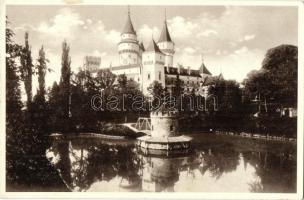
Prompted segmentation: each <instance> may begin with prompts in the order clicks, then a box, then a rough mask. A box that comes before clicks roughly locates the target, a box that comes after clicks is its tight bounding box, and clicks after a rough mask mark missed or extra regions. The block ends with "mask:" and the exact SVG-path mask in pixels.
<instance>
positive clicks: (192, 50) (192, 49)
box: [184, 47, 196, 54]
mask: <svg viewBox="0 0 304 200" xmlns="http://www.w3.org/2000/svg"><path fill="white" fill-rule="evenodd" d="M184 51H185V52H186V53H188V54H194V53H195V52H196V50H195V49H194V48H192V47H186V48H185V49H184Z"/></svg>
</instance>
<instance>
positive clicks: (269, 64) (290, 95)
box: [262, 45, 298, 107]
mask: <svg viewBox="0 0 304 200" xmlns="http://www.w3.org/2000/svg"><path fill="white" fill-rule="evenodd" d="M262 69H264V70H265V74H266V77H267V79H268V80H269V82H270V84H271V85H272V88H271V90H272V93H271V97H272V98H274V99H275V101H276V102H279V103H281V104H282V105H283V106H288V107H289V106H291V107H295V106H296V104H297V88H298V87H297V86H298V82H297V76H298V48H297V47H296V46H293V45H280V46H277V47H274V48H272V49H269V50H268V51H267V53H266V55H265V58H264V60H263V63H262Z"/></svg>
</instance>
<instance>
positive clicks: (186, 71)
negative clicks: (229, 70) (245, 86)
mask: <svg viewBox="0 0 304 200" xmlns="http://www.w3.org/2000/svg"><path fill="white" fill-rule="evenodd" d="M174 53H175V44H174V42H173V41H172V39H171V36H170V33H169V30H168V26H167V21H166V19H165V20H164V25H163V28H162V32H161V34H160V37H159V39H158V41H157V42H155V41H154V39H153V38H151V42H150V44H149V45H148V47H147V48H145V47H144V45H143V43H142V42H139V41H138V39H137V33H136V31H135V29H134V26H133V23H132V20H131V16H130V11H128V16H127V21H126V24H125V26H124V29H123V31H122V33H121V40H120V42H119V43H118V54H119V65H118V66H113V67H110V70H111V71H112V73H114V74H116V75H121V74H125V75H126V77H127V78H128V80H134V81H136V82H137V83H139V85H140V89H141V90H142V92H143V94H145V95H147V94H148V93H149V91H148V89H147V88H148V87H149V86H150V85H151V84H152V83H153V82H154V81H157V82H159V83H161V85H162V86H163V87H166V88H167V89H168V90H169V91H170V90H172V88H173V87H174V86H175V81H176V79H177V76H179V79H180V80H181V82H183V87H184V90H185V91H194V92H199V93H201V94H203V95H204V96H205V95H207V93H206V92H207V88H206V87H207V86H208V85H210V84H212V82H214V80H215V79H217V78H221V75H220V76H216V77H214V76H212V74H211V73H210V72H209V70H208V69H207V68H206V66H205V65H204V63H203V62H202V63H201V66H200V68H199V69H198V70H193V69H190V67H183V66H181V65H178V66H173V60H174Z"/></svg>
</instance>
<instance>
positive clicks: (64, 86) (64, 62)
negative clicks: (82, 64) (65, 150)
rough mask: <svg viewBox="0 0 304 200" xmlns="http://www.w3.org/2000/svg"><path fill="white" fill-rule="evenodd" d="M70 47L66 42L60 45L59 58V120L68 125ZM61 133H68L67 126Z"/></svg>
mask: <svg viewBox="0 0 304 200" xmlns="http://www.w3.org/2000/svg"><path fill="white" fill-rule="evenodd" d="M69 52H70V47H69V46H68V44H67V42H66V41H64V42H63V43H62V56H61V77H60V83H59V86H60V96H61V98H60V99H61V100H62V102H61V103H62V104H61V107H62V113H61V118H62V120H63V122H64V123H66V124H68V125H69V122H68V121H69V114H70V113H69V111H70V110H69V102H70V92H71V90H70V78H71V57H70V55H69ZM62 128H63V131H64V132H66V131H69V126H64V127H62Z"/></svg>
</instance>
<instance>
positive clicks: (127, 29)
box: [121, 13, 136, 35]
mask: <svg viewBox="0 0 304 200" xmlns="http://www.w3.org/2000/svg"><path fill="white" fill-rule="evenodd" d="M123 33H131V34H134V35H136V32H135V30H134V27H133V24H132V21H131V17H130V13H128V17H127V22H126V24H125V27H124V29H123V31H122V33H121V34H123Z"/></svg>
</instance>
